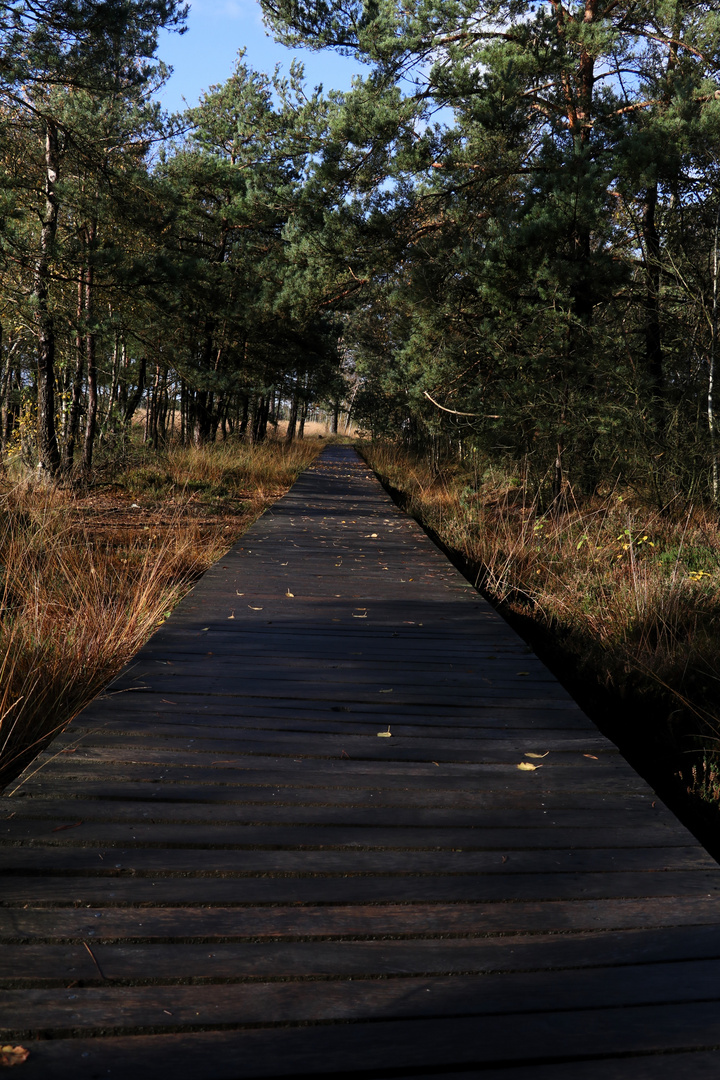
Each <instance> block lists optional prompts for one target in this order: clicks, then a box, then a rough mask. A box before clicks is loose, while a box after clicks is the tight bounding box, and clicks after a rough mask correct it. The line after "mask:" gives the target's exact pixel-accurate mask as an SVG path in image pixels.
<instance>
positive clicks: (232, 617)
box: [228, 611, 235, 619]
mask: <svg viewBox="0 0 720 1080" xmlns="http://www.w3.org/2000/svg"><path fill="white" fill-rule="evenodd" d="M234 618H235V612H234V611H233V613H232V615H228V619H234Z"/></svg>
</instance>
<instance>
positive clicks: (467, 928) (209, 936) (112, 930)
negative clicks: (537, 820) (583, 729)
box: [0, 896, 717, 958]
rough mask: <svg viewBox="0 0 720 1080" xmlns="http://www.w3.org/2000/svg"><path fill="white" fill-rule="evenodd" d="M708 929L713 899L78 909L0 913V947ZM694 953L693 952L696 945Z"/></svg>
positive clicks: (710, 948)
mask: <svg viewBox="0 0 720 1080" xmlns="http://www.w3.org/2000/svg"><path fill="white" fill-rule="evenodd" d="M716 922H717V899H716V898H715V897H714V896H713V897H702V896H690V897H679V896H670V897H662V896H661V897H654V898H652V897H643V898H642V899H641V900H635V899H631V900H628V899H619V900H611V899H608V898H607V897H606V898H603V899H602V900H601V901H597V900H579V899H577V898H573V899H572V900H570V901H558V900H555V901H544V902H536V903H532V902H529V903H522V902H518V901H513V902H512V903H507V902H501V903H495V904H481V903H478V904H472V903H470V904H463V903H452V904H420V903H412V904H393V903H388V904H371V905H369V906H366V907H362V906H358V905H353V904H350V905H347V906H345V907H333V906H332V905H327V904H321V905H315V906H298V905H297V904H294V903H292V902H291V903H290V904H289V905H286V906H282V905H277V904H276V905H273V906H271V907H270V906H269V907H240V906H237V907H194V908H193V907H157V906H154V907H130V908H122V907H106V908H94V907H82V908H80V907H78V908H60V907H52V908H30V907H28V906H27V905H23V906H21V907H16V908H12V907H9V906H7V907H4V908H2V909H0V940H2V942H3V943H4V944H13V943H14V944H20V943H21V942H23V941H27V942H30V941H40V940H43V941H47V942H53V943H55V944H61V943H66V942H69V941H89V942H92V941H93V939H96V940H104V941H116V940H121V939H127V938H134V939H137V940H141V941H146V942H152V941H155V940H171V939H177V938H182V939H183V940H184V941H189V940H191V939H194V938H196V939H202V940H203V941H206V942H213V941H216V940H220V939H224V940H226V941H230V940H235V941H242V940H246V939H257V938H272V939H279V938H283V939H285V940H296V939H301V938H308V939H309V938H322V937H326V938H327V937H337V938H343V937H346V938H373V937H380V938H387V936H388V932H389V931H390V930H392V934H393V935H394V936H396V937H398V938H400V937H411V936H414V937H418V936H423V935H424V936H430V937H432V936H438V935H444V936H447V937H452V936H453V935H457V936H459V935H468V934H476V935H481V936H484V937H492V936H493V935H496V934H502V935H508V934H522V933H534V934H538V933H542V934H555V933H558V932H559V931H562V932H565V933H569V932H571V931H575V932H580V931H596V930H598V928H600V929H602V930H605V931H608V930H609V931H616V930H651V929H655V928H658V927H669V928H670V927H702V926H710V927H712V926H713V925H714V924H715V923H716ZM714 933H715V932H714V931H713V932H712V934H711V936H710V937H701V936H695V937H694V938H693V940H694V941H695V942H696V949H695V956H696V957H699V958H703V957H705V958H707V957H708V956H712V955H713V954H714V953H717V941H716V937H715V936H714ZM697 943H700V944H697Z"/></svg>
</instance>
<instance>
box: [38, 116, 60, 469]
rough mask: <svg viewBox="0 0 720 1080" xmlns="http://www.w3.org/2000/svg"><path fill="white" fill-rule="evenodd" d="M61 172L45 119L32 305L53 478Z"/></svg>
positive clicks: (43, 456) (42, 451)
mask: <svg viewBox="0 0 720 1080" xmlns="http://www.w3.org/2000/svg"><path fill="white" fill-rule="evenodd" d="M59 171H60V153H59V145H58V129H57V125H56V124H55V123H54V121H52V120H47V121H46V122H45V209H44V212H43V216H42V225H41V229H40V254H39V256H38V260H37V262H36V264H35V273H34V278H33V295H32V300H33V305H34V308H35V325H36V327H37V340H38V357H37V396H38V402H37V404H38V412H37V449H38V459H39V460H38V468H39V470H40V471H41V472H42V473H45V475H47V476H51V477H54V476H56V475H57V473H58V470H59V468H60V449H59V447H58V440H57V432H56V430H55V326H54V320H53V316H52V313H51V311H50V306H49V303H48V299H49V292H50V263H51V260H52V257H53V250H54V247H55V239H56V237H57V228H58V216H59V202H58V198H57V194H56V184H57V181H58V175H59Z"/></svg>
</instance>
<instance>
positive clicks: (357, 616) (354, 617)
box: [333, 611, 367, 622]
mask: <svg viewBox="0 0 720 1080" xmlns="http://www.w3.org/2000/svg"><path fill="white" fill-rule="evenodd" d="M353 619H367V611H366V612H365V614H364V615H356V614H355V612H354V611H353ZM333 622H337V620H336V619H333Z"/></svg>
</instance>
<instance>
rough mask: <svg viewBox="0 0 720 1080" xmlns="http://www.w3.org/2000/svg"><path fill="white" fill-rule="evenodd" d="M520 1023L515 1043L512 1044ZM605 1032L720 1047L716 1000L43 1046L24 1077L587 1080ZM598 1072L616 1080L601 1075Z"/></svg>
mask: <svg viewBox="0 0 720 1080" xmlns="http://www.w3.org/2000/svg"><path fill="white" fill-rule="evenodd" d="M519 1024H521V1027H522V1032H523V1037H522V1038H521V1039H520V1038H518V1037H517V1032H518V1025H519ZM658 1027H659V1030H658ZM610 1033H612V1044H613V1047H614V1048H615V1049H614V1052H615V1054H618V1055H620V1054H625V1055H628V1054H631V1053H632V1054H643V1053H645V1054H647V1053H653V1052H654V1053H655V1054H657V1053H658V1052H661V1053H672V1056H673V1057H674V1056H675V1054H674V1052H675V1051H686V1052H687V1050H688V1047H691V1046H696V1047H697V1048H698V1050H701V1051H706V1050H707V1049H708V1043H710V1047H711V1049H713V1051H714V1047H713V1044H714V1043H715V1042H720V1013H719V1012H718V1006H717V1003H715V1002H711V1003H692V1004H673V1005H655V1006H650V1007H644V1008H643V1007H638V1008H635V1009H623V1008H619V1009H613V1008H610V1009H603V1010H600V1011H597V1012H592V1011H585V1012H583V1011H580V1012H577V1011H575V1012H570V1011H567V1012H559V1013H550V1014H545V1013H542V1014H540V1015H537V1014H534V1015H527V1014H524V1015H523V1016H522V1020H520V1019H519V1018H518V1017H516V1016H509V1017H491V1018H490V1017H489V1018H485V1019H483V1018H476V1017H472V1018H468V1019H434V1020H431V1019H428V1018H422V1019H419V1020H414V1021H402V1020H400V1021H386V1022H369V1023H355V1024H350V1025H348V1024H344V1023H341V1024H333V1025H328V1026H322V1025H320V1026H316V1027H313V1028H312V1029H310V1030H308V1029H307V1028H272V1029H270V1030H269V1031H267V1030H255V1031H253V1030H246V1031H239V1032H223V1031H222V1030H214V1031H211V1032H196V1033H189V1034H186V1033H177V1034H173V1035H146V1036H134V1037H133V1036H126V1037H108V1038H106V1039H103V1040H97V1039H78V1038H67V1039H62V1040H41V1041H39V1042H37V1043H35V1044H34V1045H33V1054H32V1056H31V1058H30V1059H29V1060H28V1062H26V1064H25V1066H24V1067H23V1072H24V1074H25V1075H26V1076H27V1077H30V1078H31V1080H35V1078H36V1077H37V1078H39V1077H46V1076H48V1075H49V1072H48V1070H49V1069H53V1068H54V1069H56V1070H57V1071H56V1073H55V1075H62V1076H71V1075H72V1076H75V1077H78V1078H79V1080H85V1078H90V1077H93V1076H98V1075H102V1073H100V1074H98V1070H99V1069H101V1068H102V1069H105V1070H106V1069H107V1067H108V1066H107V1063H108V1062H112V1072H111V1075H113V1074H114V1075H115V1076H116V1077H118V1076H119V1077H130V1076H134V1077H136V1078H137V1080H155V1078H156V1077H157V1076H158V1075H162V1073H163V1070H165V1071H167V1072H170V1073H171V1074H172V1075H173V1076H174V1077H176V1078H178V1080H184V1078H188V1080H190V1078H195V1080H217V1078H218V1077H219V1076H233V1077H241V1078H246V1077H247V1078H251V1077H265V1078H269V1077H280V1076H298V1077H308V1078H309V1077H311V1076H321V1075H332V1074H335V1075H338V1074H340V1075H343V1076H347V1077H353V1076H355V1077H358V1080H360V1078H361V1077H363V1075H364V1076H365V1077H366V1078H368V1077H369V1076H375V1077H378V1078H380V1077H383V1076H388V1077H389V1076H392V1075H393V1074H392V1071H391V1070H395V1069H402V1070H403V1072H401V1073H400V1075H401V1076H403V1075H404V1076H413V1075H416V1076H422V1075H427V1072H428V1070H429V1069H430V1068H433V1067H434V1068H435V1069H439V1068H443V1067H444V1068H447V1066H448V1065H452V1066H454V1067H455V1068H460V1067H463V1068H464V1069H465V1071H469V1070H470V1069H473V1068H476V1069H477V1068H480V1069H482V1071H483V1072H485V1070H486V1068H487V1066H488V1065H490V1066H492V1065H493V1064H494V1063H497V1064H500V1063H503V1064H506V1065H509V1064H516V1065H522V1064H525V1063H527V1062H528V1060H529V1061H530V1062H531V1063H532V1064H533V1065H537V1066H541V1065H543V1064H545V1063H547V1062H548V1060H549V1061H550V1063H551V1064H552V1066H553V1067H554V1066H555V1065H556V1064H562V1063H575V1070H576V1071H575V1075H576V1076H578V1075H586V1074H584V1073H580V1072H578V1071H577V1070H578V1063H580V1066H581V1068H584V1063H585V1062H586V1061H588V1059H592V1058H593V1057H595V1058H598V1059H600V1060H601V1061H602V1060H603V1059H605V1060H606V1061H607V1059H608V1058H609V1059H610V1063H611V1064H610V1069H612V1067H613V1066H612V1061H613V1058H612V1057H611V1056H610V1055H609V1053H608V1038H609V1035H610ZM693 1057H694V1056H691V1055H689V1054H687V1053H685V1055H684V1060H685V1061H688V1060H689V1061H690V1062H692V1061H693ZM717 1060H718V1055H717V1054H716V1053H714V1061H715V1062H717ZM351 1063H352V1064H351ZM371 1070H372V1072H371ZM415 1070H417V1071H415ZM395 1075H397V1073H396V1074H395ZM456 1075H457V1073H456ZM506 1075H510V1076H511V1075H512V1073H509V1074H508V1073H506ZM531 1075H532V1074H531ZM546 1075H548V1074H547V1073H546ZM599 1075H603V1076H605V1077H610V1078H612V1077H613V1073H612V1071H610V1072H608V1071H607V1069H606V1071H605V1073H600V1074H599ZM646 1075H647V1074H646ZM666 1075H667V1074H666ZM675 1075H677V1073H675ZM688 1075H692V1076H693V1077H694V1076H695V1075H696V1074H695V1073H692V1072H691V1073H689V1074H688Z"/></svg>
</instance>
